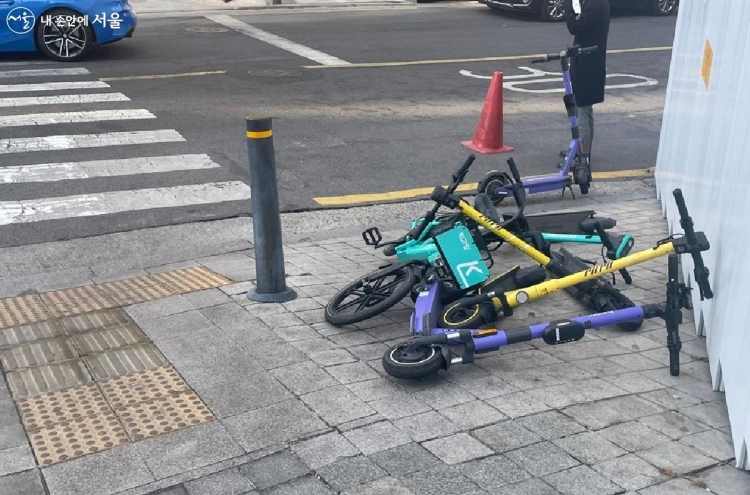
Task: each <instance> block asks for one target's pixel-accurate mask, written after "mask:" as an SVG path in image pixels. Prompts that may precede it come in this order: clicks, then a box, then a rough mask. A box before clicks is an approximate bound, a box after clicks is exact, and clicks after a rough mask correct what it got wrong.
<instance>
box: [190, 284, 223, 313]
mask: <svg viewBox="0 0 750 495" xmlns="http://www.w3.org/2000/svg"><path fill="white" fill-rule="evenodd" d="M182 297H183V298H185V300H186V301H187V302H189V303H190V304H191V305H192V306H193V307H194V308H195V309H203V308H209V307H211V306H219V305H222V304H228V303H231V302H232V299H231V298H230V297H229V296H227V295H226V294H224V293H223V292H222V291H220V290H219V289H207V290H200V291H198V292H189V293H187V294H183V295H182Z"/></svg>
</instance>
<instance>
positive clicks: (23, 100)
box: [0, 93, 130, 107]
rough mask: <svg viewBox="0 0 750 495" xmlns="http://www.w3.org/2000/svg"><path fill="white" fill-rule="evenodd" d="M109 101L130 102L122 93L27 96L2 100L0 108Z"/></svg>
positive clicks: (0, 100)
mask: <svg viewBox="0 0 750 495" xmlns="http://www.w3.org/2000/svg"><path fill="white" fill-rule="evenodd" d="M107 101H130V98H128V97H127V96H125V95H124V94H122V93H94V94H85V95H55V96H25V97H19V98H0V107H29V106H34V105H75V104H79V103H102V102H107Z"/></svg>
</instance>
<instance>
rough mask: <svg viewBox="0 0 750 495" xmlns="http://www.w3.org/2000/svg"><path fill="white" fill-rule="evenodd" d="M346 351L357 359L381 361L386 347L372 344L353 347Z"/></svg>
mask: <svg viewBox="0 0 750 495" xmlns="http://www.w3.org/2000/svg"><path fill="white" fill-rule="evenodd" d="M347 350H348V351H349V352H351V353H352V354H354V355H355V356H357V357H358V358H359V359H362V360H364V361H370V360H372V359H381V358H382V357H383V354H385V351H387V350H388V346H387V345H385V344H382V343H380V342H374V343H372V344H364V345H355V346H352V347H349V348H348V349H347Z"/></svg>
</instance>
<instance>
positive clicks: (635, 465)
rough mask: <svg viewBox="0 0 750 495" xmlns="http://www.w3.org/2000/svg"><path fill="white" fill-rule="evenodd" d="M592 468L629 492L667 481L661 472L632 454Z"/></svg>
mask: <svg viewBox="0 0 750 495" xmlns="http://www.w3.org/2000/svg"><path fill="white" fill-rule="evenodd" d="M592 467H593V468H594V470H596V471H597V472H598V473H599V474H601V475H602V476H605V477H607V478H609V479H610V480H612V481H614V482H615V483H617V484H618V485H619V486H621V487H623V488H625V489H626V490H631V491H636V490H640V489H642V488H646V487H648V486H651V485H655V484H657V483H661V482H663V481H666V480H667V479H668V478H667V476H665V475H664V474H662V473H661V471H659V470H658V469H656V468H655V467H654V466H652V465H651V464H649V463H648V462H646V461H644V460H643V459H641V458H640V457H637V456H635V455H633V454H629V455H626V456H624V457H618V458H617V459H610V460H608V461H605V462H602V463H599V464H596V465H594V466H592Z"/></svg>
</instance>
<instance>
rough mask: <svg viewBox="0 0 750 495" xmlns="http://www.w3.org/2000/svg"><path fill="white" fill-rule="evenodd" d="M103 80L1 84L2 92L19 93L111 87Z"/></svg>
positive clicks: (0, 90)
mask: <svg viewBox="0 0 750 495" xmlns="http://www.w3.org/2000/svg"><path fill="white" fill-rule="evenodd" d="M109 87H110V86H109V84H107V83H105V82H103V81H69V82H51V83H42V84H0V93H18V92H26V91H62V90H66V89H101V88H109Z"/></svg>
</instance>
